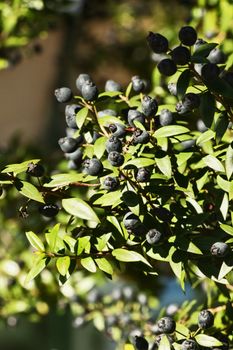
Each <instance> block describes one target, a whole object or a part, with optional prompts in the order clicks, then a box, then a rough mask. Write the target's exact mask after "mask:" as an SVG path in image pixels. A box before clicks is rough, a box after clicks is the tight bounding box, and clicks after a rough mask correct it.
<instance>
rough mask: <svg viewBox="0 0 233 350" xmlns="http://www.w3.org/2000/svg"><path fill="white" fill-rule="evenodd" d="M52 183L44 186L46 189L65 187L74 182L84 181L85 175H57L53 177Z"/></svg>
mask: <svg viewBox="0 0 233 350" xmlns="http://www.w3.org/2000/svg"><path fill="white" fill-rule="evenodd" d="M51 178H52V181H50V182H49V183H46V184H44V186H45V187H63V186H67V185H69V184H71V183H73V182H79V181H82V180H83V174H55V175H52V176H51Z"/></svg>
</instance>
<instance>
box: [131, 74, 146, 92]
mask: <svg viewBox="0 0 233 350" xmlns="http://www.w3.org/2000/svg"><path fill="white" fill-rule="evenodd" d="M131 81H132V88H133V90H134V91H135V92H137V93H139V92H142V91H144V89H145V83H144V81H143V80H142V79H141V78H140V77H139V76H138V75H135V76H134V77H132V79H131Z"/></svg>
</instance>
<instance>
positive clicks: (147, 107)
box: [142, 96, 158, 117]
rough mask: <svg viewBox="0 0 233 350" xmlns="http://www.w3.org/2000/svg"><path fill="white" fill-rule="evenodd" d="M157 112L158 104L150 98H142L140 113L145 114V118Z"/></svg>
mask: <svg viewBox="0 0 233 350" xmlns="http://www.w3.org/2000/svg"><path fill="white" fill-rule="evenodd" d="M157 111H158V102H157V101H156V100H155V99H154V98H152V97H150V96H143V99H142V112H143V113H144V114H145V116H146V117H151V116H153V115H155V114H156V113H157Z"/></svg>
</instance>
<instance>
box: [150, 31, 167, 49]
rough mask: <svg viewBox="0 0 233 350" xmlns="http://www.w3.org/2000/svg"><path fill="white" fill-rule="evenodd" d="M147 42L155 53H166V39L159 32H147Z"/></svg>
mask: <svg viewBox="0 0 233 350" xmlns="http://www.w3.org/2000/svg"><path fill="white" fill-rule="evenodd" d="M147 42H148V44H149V46H150V48H151V50H152V51H153V52H155V53H166V52H167V51H168V40H167V38H165V36H163V35H161V34H159V33H153V32H149V34H148V36H147Z"/></svg>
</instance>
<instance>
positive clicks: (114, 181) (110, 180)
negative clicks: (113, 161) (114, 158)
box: [103, 176, 120, 191]
mask: <svg viewBox="0 0 233 350" xmlns="http://www.w3.org/2000/svg"><path fill="white" fill-rule="evenodd" d="M103 185H104V188H105V190H108V191H115V190H117V189H118V187H119V185H120V182H119V180H118V178H117V177H112V176H107V177H106V178H105V179H104V182H103Z"/></svg>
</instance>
